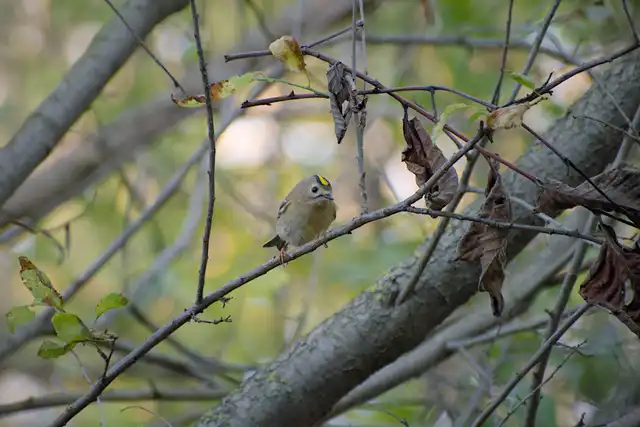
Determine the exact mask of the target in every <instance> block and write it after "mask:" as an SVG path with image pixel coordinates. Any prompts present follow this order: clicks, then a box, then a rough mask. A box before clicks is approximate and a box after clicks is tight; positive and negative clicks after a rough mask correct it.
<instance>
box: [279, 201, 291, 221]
mask: <svg viewBox="0 0 640 427" xmlns="http://www.w3.org/2000/svg"><path fill="white" fill-rule="evenodd" d="M290 204H291V203H290V202H289V199H288V198H287V199H284V200H283V201H282V203H280V207H279V208H278V219H280V217H281V216H282V214H283V213H284V211H286V210H287V208H288V207H289V205H290Z"/></svg>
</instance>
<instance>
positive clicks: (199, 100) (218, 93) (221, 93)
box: [171, 72, 261, 108]
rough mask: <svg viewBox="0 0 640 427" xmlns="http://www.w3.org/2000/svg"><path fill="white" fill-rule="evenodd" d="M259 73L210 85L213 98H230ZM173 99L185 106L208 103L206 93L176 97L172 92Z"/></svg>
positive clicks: (215, 99)
mask: <svg viewBox="0 0 640 427" xmlns="http://www.w3.org/2000/svg"><path fill="white" fill-rule="evenodd" d="M257 74H261V73H255V72H252V73H246V74H242V75H240V76H233V77H229V78H228V79H226V80H221V81H219V82H214V83H212V84H211V86H210V87H209V90H210V92H211V99H212V100H214V101H219V100H221V99H224V98H228V97H229V96H231V95H233V94H234V93H236V92H237V91H238V90H240V89H242V88H243V87H245V86H247V85H249V84H250V83H252V82H253V81H254V78H255V76H256V75H257ZM171 100H172V101H173V102H174V104H176V105H178V106H180V107H183V108H198V107H202V106H203V105H206V103H207V101H206V99H205V96H204V95H193V96H187V97H184V98H176V97H175V96H174V95H173V94H172V95H171Z"/></svg>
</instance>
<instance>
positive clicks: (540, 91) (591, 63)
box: [503, 43, 640, 107]
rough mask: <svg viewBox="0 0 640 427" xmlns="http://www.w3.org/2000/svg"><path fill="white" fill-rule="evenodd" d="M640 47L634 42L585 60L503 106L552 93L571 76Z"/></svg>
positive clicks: (528, 100) (639, 44) (529, 100)
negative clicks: (601, 55) (596, 57)
mask: <svg viewBox="0 0 640 427" xmlns="http://www.w3.org/2000/svg"><path fill="white" fill-rule="evenodd" d="M639 47H640V43H634V44H632V45H630V46H628V47H625V48H624V49H621V50H619V51H618V52H615V53H612V54H611V55H608V56H605V57H603V58H598V59H594V60H593V61H589V62H585V63H584V64H582V65H580V66H578V67H576V68H574V69H573V70H571V71H568V72H566V73H564V74H563V75H561V76H560V77H558V78H557V79H554V80H552V81H550V82H549V83H547V84H545V85H543V86H542V87H540V88H536V89H535V90H534V91H532V92H531V93H530V94H529V95H527V96H525V97H524V98H520V99H517V100H515V101H513V102H508V103H506V104H505V105H503V107H506V106H509V105H512V104H514V103H517V104H522V103H525V102H531V101H533V100H535V99H537V98H539V97H541V96H542V95H545V94H549V93H551V92H552V91H553V89H555V88H556V87H558V86H559V85H561V84H562V83H564V82H566V81H567V80H569V79H570V78H571V77H574V76H576V75H578V74H580V73H584V72H585V71H587V70H590V69H592V68H595V67H597V66H599V65H602V64H606V63H607V62H612V61H614V60H616V59H618V58H620V57H622V56H624V55H626V54H628V53H630V52H633V51H634V50H636V49H638V48H639Z"/></svg>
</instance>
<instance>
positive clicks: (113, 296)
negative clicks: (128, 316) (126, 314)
mask: <svg viewBox="0 0 640 427" xmlns="http://www.w3.org/2000/svg"><path fill="white" fill-rule="evenodd" d="M128 303H129V300H128V299H127V298H126V297H125V296H124V295H122V294H121V293H118V292H112V293H110V294H107V295H105V296H104V297H102V299H101V300H100V302H98V305H96V319H97V318H98V317H100V316H102V315H103V314H104V313H105V312H106V311H109V310H113V309H116V308H122V307H124V306H125V305H127V304H128Z"/></svg>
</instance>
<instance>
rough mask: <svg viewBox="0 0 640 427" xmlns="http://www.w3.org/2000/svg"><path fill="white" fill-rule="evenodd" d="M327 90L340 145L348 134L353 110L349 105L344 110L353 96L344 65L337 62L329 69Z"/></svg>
mask: <svg viewBox="0 0 640 427" xmlns="http://www.w3.org/2000/svg"><path fill="white" fill-rule="evenodd" d="M327 89H328V90H329V105H330V106H331V116H332V117H333V123H334V128H335V133H336V139H337V140H338V144H340V143H341V142H342V139H343V138H344V135H345V134H346V133H347V127H348V126H349V121H350V120H351V113H352V111H351V108H349V105H347V106H346V108H343V104H344V102H345V101H348V100H349V98H350V96H351V90H350V88H349V82H348V81H347V79H346V78H345V71H344V64H342V62H340V61H337V62H335V63H333V64H331V65H330V66H329V68H328V69H327Z"/></svg>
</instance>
